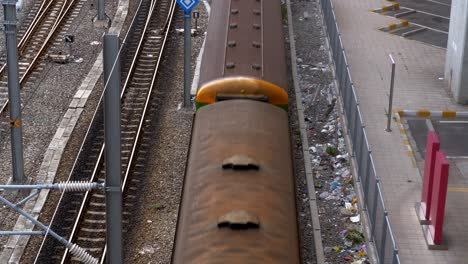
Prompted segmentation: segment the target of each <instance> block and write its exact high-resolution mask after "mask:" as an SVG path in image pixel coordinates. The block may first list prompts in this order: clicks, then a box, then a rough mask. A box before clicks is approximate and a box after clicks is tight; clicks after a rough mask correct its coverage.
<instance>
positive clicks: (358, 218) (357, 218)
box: [349, 215, 361, 223]
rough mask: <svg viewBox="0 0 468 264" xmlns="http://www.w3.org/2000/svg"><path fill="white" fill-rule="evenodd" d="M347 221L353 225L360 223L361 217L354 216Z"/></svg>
mask: <svg viewBox="0 0 468 264" xmlns="http://www.w3.org/2000/svg"><path fill="white" fill-rule="evenodd" d="M349 220H351V222H353V223H358V222H360V221H361V216H360V215H356V216H353V217H350V218H349Z"/></svg>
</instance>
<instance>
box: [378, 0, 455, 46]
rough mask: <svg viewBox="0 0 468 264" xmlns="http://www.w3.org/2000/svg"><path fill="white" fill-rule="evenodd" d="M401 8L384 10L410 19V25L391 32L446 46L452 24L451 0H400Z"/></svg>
mask: <svg viewBox="0 0 468 264" xmlns="http://www.w3.org/2000/svg"><path fill="white" fill-rule="evenodd" d="M398 3H399V4H400V9H398V10H392V11H388V12H384V13H383V14H384V15H387V16H393V17H396V18H399V19H405V20H408V21H409V23H410V24H409V26H406V27H402V28H398V29H395V30H392V31H389V33H391V34H394V35H398V36H402V37H405V38H408V39H412V40H416V41H420V42H424V43H427V44H429V45H433V46H437V47H441V48H446V47H447V40H448V32H449V24H450V9H451V0H399V1H398Z"/></svg>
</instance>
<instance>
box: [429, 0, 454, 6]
mask: <svg viewBox="0 0 468 264" xmlns="http://www.w3.org/2000/svg"><path fill="white" fill-rule="evenodd" d="M427 1H429V2H433V3H436V4H439V5H443V6H451V5H450V4H446V3H442V2H439V1H435V0H427Z"/></svg>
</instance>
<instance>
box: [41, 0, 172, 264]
mask: <svg viewBox="0 0 468 264" xmlns="http://www.w3.org/2000/svg"><path fill="white" fill-rule="evenodd" d="M142 2H143V1H140V4H139V7H138V8H137V10H138V11H137V14H138V13H139V12H140V7H141V5H142ZM155 5H156V2H153V1H152V4H151V7H150V8H151V11H150V12H151V14H153V11H154V7H155ZM174 9H175V2H174V1H173V0H172V6H171V9H170V11H169V13H170V14H171V16H172V14H173V12H174ZM171 10H172V11H171ZM137 16H138V15H135V16H134V18H133V21H132V23H131V26H130V29H131V28H133V26H134V25H136V23H137V21H136V20H137ZM150 19H151V17H150V15H148V18H147V19H146V22H145V27H144V29H143V32H142V33H141V34H142V37H141V39H140V41H139V43H138V52H137V54H139V53H140V50H141V45H142V43H143V41H142V40H143V39H144V37H145V34H144V33H145V32H146V31H147V28H148V25H149V21H150ZM166 21H167V20H166ZM165 27H167V22H166V23H165V24H164V28H165ZM129 34H130V30H129V31H128V32H127V34H126V36H125V38H124V41H123V44H127V43H130V41H131V40H129ZM166 36H167V35H166ZM166 38H167V37H166ZM166 38H165V39H166ZM123 47H124V45H122V47H121V50H122V48H123ZM163 47H164V44H163ZM160 53H161V54H162V50H161V52H160ZM160 60H161V57H159V60H158V63H157V67H159V62H160ZM134 63H135V60H134V61H133V62H132V66H131V69H130V70H129V72H128V76H129V75H131V74H132V73H133V70H134V68H135V67H134V65H133V64H134ZM127 79H128V78H127ZM126 83H128V81H126ZM153 83H154V80H153V82H152V83H151V85H153ZM126 88H127V86H125V87H124V89H123V90H126ZM123 95H124V93H122V95H121V99H122V98H123ZM102 98H103V97H102V96H101V99H100V103H99V105H101V104H102ZM98 111H99V107H97V108H96V110H95V112H94V115H93V118H92V122H91V125H90V126H89V127H88V129H87V132H86V135H85V138H88V137H89V136H90V133H91V130H92V126H93V123H95V122H94V121H95V120H96V119H97V115H98ZM142 120H143V119H142ZM140 123H143V122H142V121H140ZM85 145H86V140H84V141H83V142H82V144H81V147H80V151H79V153H81V152H83V150H84V148H85ZM103 150H104V144H103V147H102V148H101V149H100V151H99V155H98V157H99V161H98V162H97V163H96V164H95V166H94V167H93V173H92V174H93V176H92V178H93V179H94V178H96V175H97V174H98V172H99V167H100V165H101V161H100V160H102V156H103ZM78 162H79V158H77V159H75V162H74V164H73V168H72V172H71V173H70V174H69V177H68V181H70V179H71V178H72V175H73V171H74V170H75V168H76V167H77V164H78ZM88 197H89V196H88V193H86V194H85V198H84V199H83V200H87V199H88ZM63 199H64V194H62V195H61V197H60V200H59V202H58V206H57V207H56V209H55V212H54V214H53V217H52V221H54V220H55V219H56V216H57V213H58V210H59V207H60V204H61V203H62V201H63ZM84 205H85V203H84V202H83V203H82V204H81V206H80V212H81V211H83V207H84ZM80 214H81V213H80ZM77 218H80V217H77ZM76 228H77V223H75V225H74V226H73V231H72V233H73V235H72V236H71V237H70V239H69V240H70V241H72V237H73V236H74V235H75V232H76ZM46 237H47V236H46ZM46 237H44V240H43V242H42V245H41V248H40V249H39V251H38V255H37V256H36V260H35V263H37V261H38V258H39V255H40V252H41V250H42V248H43V245H44V242H45V240H46ZM105 250H106V249H105ZM67 252H68V250H66V252H65V253H64V257H63V258H62V263H63V262H64V261H65V260H66V254H67Z"/></svg>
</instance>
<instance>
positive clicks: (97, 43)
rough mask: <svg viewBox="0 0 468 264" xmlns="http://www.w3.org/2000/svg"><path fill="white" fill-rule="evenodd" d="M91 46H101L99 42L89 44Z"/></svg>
mask: <svg viewBox="0 0 468 264" xmlns="http://www.w3.org/2000/svg"><path fill="white" fill-rule="evenodd" d="M89 44H90V45H91V46H97V45H101V42H100V41H97V40H95V41H92V42H91V43H89Z"/></svg>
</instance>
